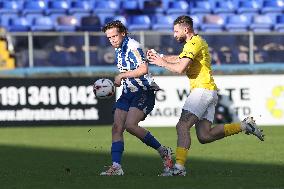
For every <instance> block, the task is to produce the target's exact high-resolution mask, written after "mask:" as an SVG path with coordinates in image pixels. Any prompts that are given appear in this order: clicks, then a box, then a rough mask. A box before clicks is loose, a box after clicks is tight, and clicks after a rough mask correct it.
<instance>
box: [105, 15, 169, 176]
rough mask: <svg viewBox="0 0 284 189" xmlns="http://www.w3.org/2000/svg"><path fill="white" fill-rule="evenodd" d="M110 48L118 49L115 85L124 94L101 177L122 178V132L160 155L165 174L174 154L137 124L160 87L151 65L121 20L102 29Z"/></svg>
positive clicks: (153, 101)
mask: <svg viewBox="0 0 284 189" xmlns="http://www.w3.org/2000/svg"><path fill="white" fill-rule="evenodd" d="M103 32H104V33H105V34H106V36H107V38H108V39H109V41H110V43H111V45H112V46H113V47H114V48H115V57H116V59H115V62H116V65H117V67H118V70H119V71H120V73H119V74H118V75H117V76H116V77H115V81H114V84H115V85H116V86H117V87H119V86H120V85H121V84H122V86H123V90H122V94H121V96H120V98H119V99H118V100H117V101H116V103H115V106H114V123H113V127H112V146H111V157H112V165H111V166H110V167H109V168H108V169H107V170H106V171H103V172H102V173H101V174H100V175H106V176H114V175H123V174H124V172H123V170H122V166H121V159H122V154H123V151H124V140H123V132H124V130H126V131H127V132H129V133H130V134H132V135H134V136H136V137H137V138H138V139H140V140H141V141H142V142H143V143H145V144H146V145H147V146H149V147H151V148H153V149H155V150H157V151H158V153H159V154H160V156H161V158H162V160H163V164H164V171H167V170H169V169H170V168H171V167H172V164H173V162H172V157H171V155H172V151H171V149H170V148H169V147H165V146H163V145H161V144H160V142H159V141H158V140H157V139H156V138H155V137H154V136H153V135H152V134H151V133H150V132H149V131H147V130H146V129H144V128H142V127H140V126H139V125H138V124H139V122H140V121H142V120H144V119H145V118H146V116H147V115H148V114H149V113H150V112H151V111H152V109H153V108H154V105H155V91H156V90H158V89H159V87H158V86H157V85H156V84H155V82H154V80H153V78H152V77H151V75H150V74H149V73H148V63H147V62H146V58H145V55H144V53H143V50H142V48H141V45H140V44H139V42H137V41H135V40H134V39H132V38H130V37H128V35H127V28H126V27H125V26H124V25H123V24H122V23H121V22H120V21H117V20H116V21H112V22H110V23H107V24H106V25H105V26H104V27H103Z"/></svg>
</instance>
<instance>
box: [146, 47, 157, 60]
mask: <svg viewBox="0 0 284 189" xmlns="http://www.w3.org/2000/svg"><path fill="white" fill-rule="evenodd" d="M154 54H157V52H156V51H155V50H154V49H149V50H148V51H147V52H146V56H147V58H148V57H150V56H153V55H154Z"/></svg>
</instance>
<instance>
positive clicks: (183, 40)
mask: <svg viewBox="0 0 284 189" xmlns="http://www.w3.org/2000/svg"><path fill="white" fill-rule="evenodd" d="M176 40H177V42H179V43H184V42H185V40H186V37H185V36H181V37H176Z"/></svg>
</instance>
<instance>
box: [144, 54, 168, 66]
mask: <svg viewBox="0 0 284 189" xmlns="http://www.w3.org/2000/svg"><path fill="white" fill-rule="evenodd" d="M148 60H149V63H150V64H155V65H157V66H163V65H164V63H165V60H164V59H163V58H162V57H160V55H159V54H157V53H152V54H150V53H149V56H148Z"/></svg>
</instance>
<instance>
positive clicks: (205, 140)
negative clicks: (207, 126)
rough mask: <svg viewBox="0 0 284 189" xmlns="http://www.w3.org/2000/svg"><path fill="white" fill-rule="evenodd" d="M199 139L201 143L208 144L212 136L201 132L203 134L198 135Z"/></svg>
mask: <svg viewBox="0 0 284 189" xmlns="http://www.w3.org/2000/svg"><path fill="white" fill-rule="evenodd" d="M197 139H198V141H199V142H200V143H201V144H207V143H209V142H210V141H211V140H210V136H209V135H208V134H201V135H198V136H197Z"/></svg>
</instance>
